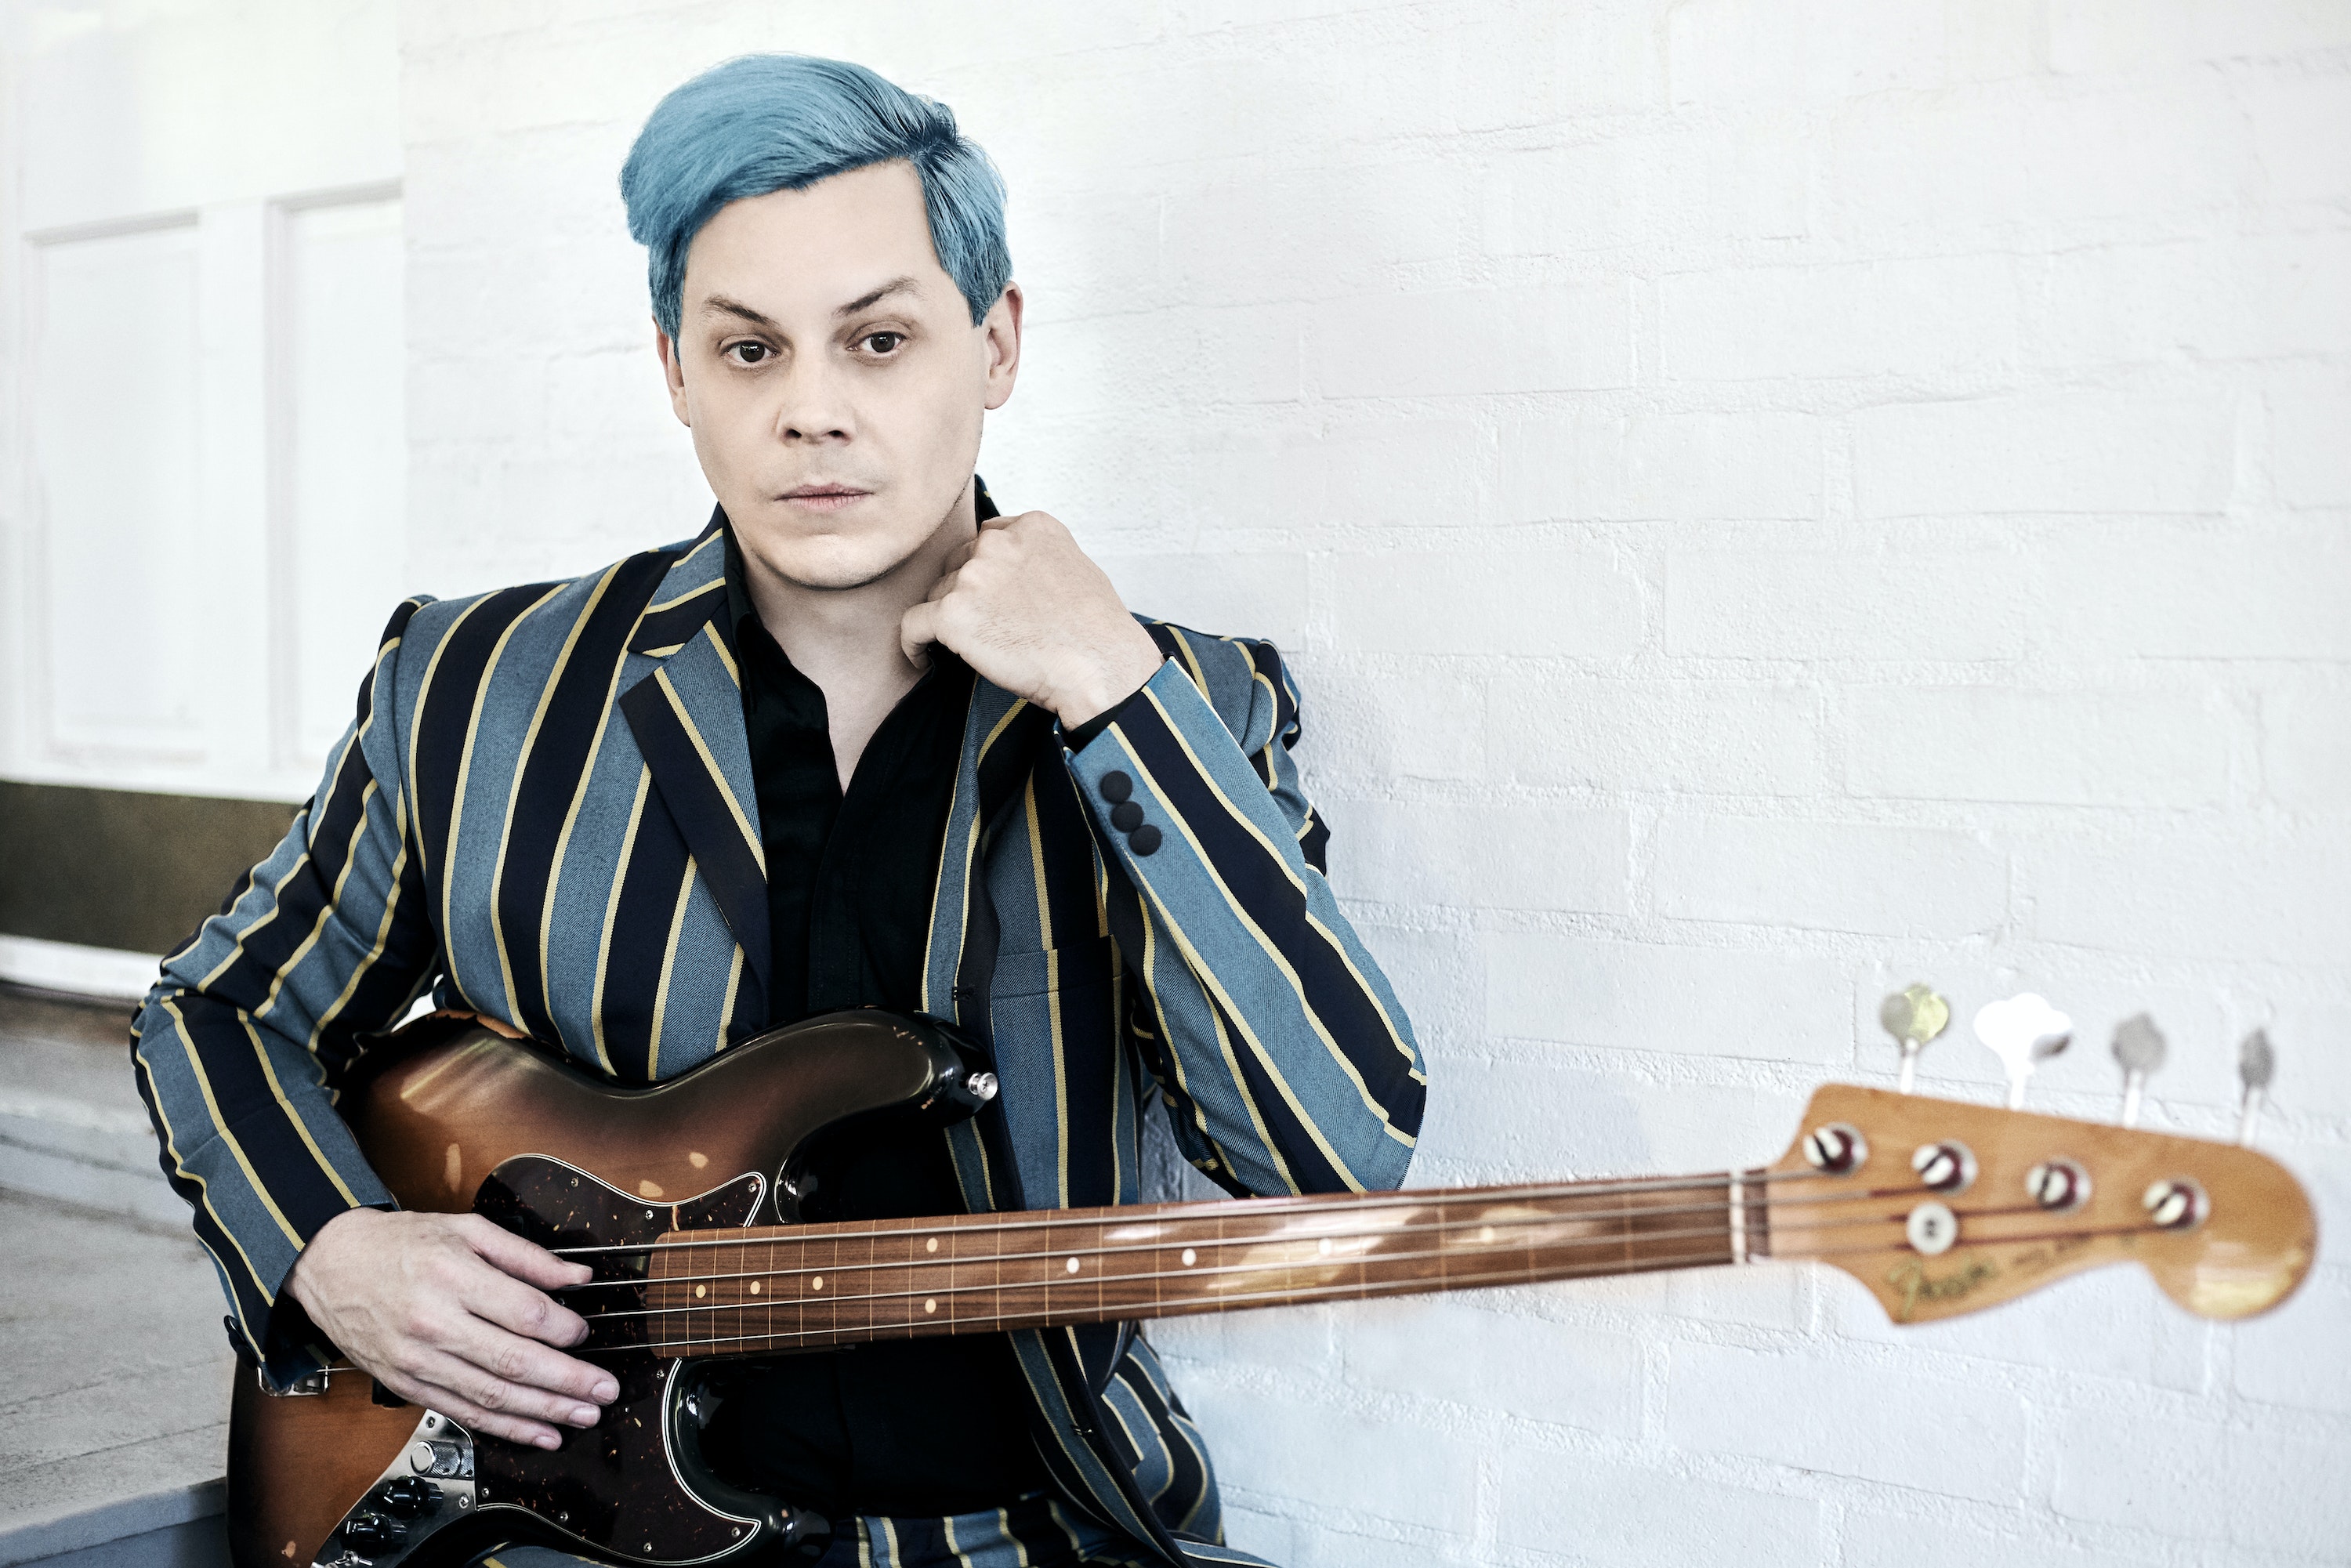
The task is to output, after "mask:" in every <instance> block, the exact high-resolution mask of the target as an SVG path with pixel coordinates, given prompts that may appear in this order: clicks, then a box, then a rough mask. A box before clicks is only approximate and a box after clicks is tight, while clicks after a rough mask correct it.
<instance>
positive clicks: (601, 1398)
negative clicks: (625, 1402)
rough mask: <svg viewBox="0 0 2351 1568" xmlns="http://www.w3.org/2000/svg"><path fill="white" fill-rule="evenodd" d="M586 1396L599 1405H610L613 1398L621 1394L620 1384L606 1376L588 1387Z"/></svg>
mask: <svg viewBox="0 0 2351 1568" xmlns="http://www.w3.org/2000/svg"><path fill="white" fill-rule="evenodd" d="M588 1396H589V1397H590V1398H591V1399H593V1400H595V1401H596V1403H597V1404H599V1405H610V1404H611V1402H612V1401H613V1400H615V1399H617V1398H619V1397H620V1396H621V1385H619V1384H617V1383H615V1382H613V1381H612V1380H611V1378H609V1377H608V1378H606V1379H604V1381H603V1382H601V1383H600V1384H598V1385H596V1386H595V1387H593V1388H591V1389H590V1390H589V1391H588Z"/></svg>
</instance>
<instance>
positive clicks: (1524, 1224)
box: [582, 1207, 2160, 1323]
mask: <svg viewBox="0 0 2351 1568" xmlns="http://www.w3.org/2000/svg"><path fill="white" fill-rule="evenodd" d="M2041 1212H2043V1211H2042V1210H2040V1209H2039V1208H2038V1207H2018V1208H2006V1209H1993V1210H1978V1211H1975V1212H1974V1213H1973V1214H1972V1215H1971V1216H1970V1218H1979V1219H1980V1218H1996V1217H2011V1216H2014V1215H2017V1214H2038V1213H2041ZM1904 1218H1905V1217H1904V1216H1902V1215H1899V1214H1896V1215H1890V1216H1865V1217H1857V1218H1851V1219H1841V1220H1830V1221H1825V1222H1818V1223H1813V1224H1798V1225H1793V1226H1783V1227H1781V1228H1779V1230H1778V1232H1776V1233H1775V1234H1779V1235H1783V1236H1784V1235H1786V1234H1789V1233H1791V1232H1793V1233H1797V1234H1803V1233H1813V1232H1819V1231H1823V1230H1830V1229H1839V1228H1852V1227H1855V1226H1875V1225H1899V1224H1901V1223H1903V1220H1904ZM1575 1222H1576V1221H1575V1220H1573V1218H1570V1219H1562V1218H1556V1217H1529V1218H1522V1219H1515V1220H1511V1219H1504V1220H1500V1221H1497V1222H1495V1223H1494V1224H1492V1225H1478V1224H1477V1222H1474V1221H1461V1222H1453V1223H1439V1224H1436V1225H1414V1226H1407V1227H1405V1228H1401V1229H1398V1230H1389V1231H1370V1232H1358V1233H1355V1234H1357V1235H1362V1236H1373V1237H1384V1238H1395V1237H1411V1236H1413V1235H1414V1234H1415V1233H1418V1234H1420V1235H1426V1234H1427V1233H1429V1232H1432V1231H1433V1232H1436V1233H1437V1235H1438V1236H1439V1237H1440V1238H1442V1237H1444V1236H1446V1235H1447V1234H1449V1233H1452V1232H1455V1231H1466V1230H1468V1229H1470V1228H1473V1226H1474V1227H1475V1228H1479V1229H1480V1230H1484V1229H1496V1230H1499V1229H1502V1228H1512V1229H1517V1228H1534V1227H1542V1226H1556V1225H1561V1224H1566V1223H1575ZM2152 1228H2158V1229H2159V1228H2160V1227H2152ZM2055 1234H2058V1235H2067V1234H2097V1233H2096V1232H2081V1231H2073V1232H2058V1233H2055ZM1702 1237H1722V1238H1723V1239H1725V1240H1726V1241H1727V1240H1728V1237H1727V1235H1726V1233H1725V1232H1722V1231H1719V1230H1716V1229H1714V1228H1711V1227H1707V1228H1697V1229H1687V1228H1686V1229H1666V1230H1652V1231H1647V1232H1642V1233H1637V1234H1631V1233H1628V1234H1624V1235H1616V1236H1583V1237H1567V1238H1562V1239H1556V1240H1552V1241H1549V1242H1543V1243H1535V1242H1520V1243H1517V1244H1516V1245H1517V1246H1520V1247H1522V1248H1525V1249H1529V1250H1531V1249H1533V1248H1534V1247H1536V1246H1538V1245H1540V1246H1541V1247H1543V1248H1544V1249H1546V1250H1551V1251H1560V1250H1564V1249H1570V1248H1593V1247H1611V1248H1629V1247H1630V1245H1631V1244H1632V1243H1633V1242H1635V1241H1642V1242H1655V1241H1662V1240H1680V1239H1696V1238H1702ZM1320 1239H1321V1238H1302V1239H1296V1240H1290V1241H1285V1242H1282V1243H1280V1245H1297V1244H1299V1241H1300V1240H1320ZM1332 1239H1337V1238H1332ZM2040 1239H2047V1238H2043V1237H2032V1236H2024V1237H2017V1236H1998V1237H1991V1238H1986V1239H1985V1241H1986V1242H1987V1243H1989V1244H1995V1245H2002V1246H2005V1245H2009V1244H2011V1243H2016V1242H2026V1241H2033V1240H2040ZM1262 1244H1263V1243H1261V1242H1253V1241H1248V1240H1241V1241H1228V1242H1224V1243H1209V1245H1211V1246H1219V1245H1224V1246H1256V1245H1262ZM1487 1245H1491V1243H1487ZM1897 1245H1907V1243H1893V1242H1888V1243H1886V1245H1885V1246H1882V1247H1872V1248H1864V1249H1859V1250H1861V1251H1864V1252H1868V1251H1883V1250H1887V1249H1890V1248H1893V1247H1895V1246H1897ZM1138 1250H1140V1251H1153V1252H1167V1251H1173V1250H1175V1247H1174V1246H1172V1245H1161V1246H1157V1247H1147V1248H1117V1249H1107V1248H1106V1249H1083V1248H1073V1249H1069V1250H1068V1251H1066V1252H1056V1253H1047V1254H1026V1255H1021V1256H1019V1257H1006V1258H1000V1259H985V1258H982V1259H966V1260H948V1261H945V1262H933V1263H929V1264H918V1265H915V1266H916V1267H928V1268H935V1269H949V1270H952V1269H954V1268H956V1267H958V1266H960V1267H964V1268H976V1267H977V1266H978V1265H980V1264H982V1263H988V1262H994V1263H999V1264H1000V1263H1004V1262H1012V1261H1034V1260H1040V1259H1043V1258H1047V1257H1050V1258H1069V1259H1075V1258H1078V1257H1082V1256H1088V1255H1102V1254H1105V1253H1110V1252H1123V1251H1138ZM1837 1250H1838V1251H1840V1252H1844V1251H1852V1250H1855V1249H1837ZM1827 1255H1829V1254H1828V1253H1827V1252H1825V1251H1821V1250H1808V1251H1805V1252H1802V1253H1797V1254H1792V1255H1791V1256H1792V1258H1806V1257H1822V1256H1827ZM1448 1256H1458V1254H1456V1253H1449V1252H1447V1250H1446V1249H1443V1248H1442V1247H1440V1248H1438V1249H1434V1250H1423V1251H1412V1252H1382V1253H1374V1254H1369V1255H1366V1256H1364V1257H1360V1258H1353V1259H1345V1260H1332V1261H1331V1262H1329V1263H1324V1262H1322V1261H1321V1260H1320V1259H1302V1260H1296V1261H1290V1262H1280V1263H1233V1264H1211V1265H1209V1266H1207V1268H1201V1267H1198V1266H1196V1265H1193V1266H1186V1267H1185V1268H1181V1269H1161V1270H1146V1271H1144V1272H1140V1273H1125V1274H1097V1275H1095V1276H1094V1277H1093V1279H1092V1281H1085V1280H1082V1279H1080V1278H1072V1279H1062V1280H1057V1279H1055V1278H1053V1277H1052V1276H1051V1275H1050V1274H1049V1275H1046V1276H1045V1277H1043V1278H1041V1279H1038V1280H1030V1281H1012V1282H1010V1283H1007V1282H1005V1281H1002V1280H1001V1279H1000V1278H999V1279H998V1281H994V1282H992V1283H984V1284H983V1283H979V1282H974V1283H971V1284H968V1285H961V1284H954V1283H949V1284H947V1285H946V1286H939V1287H933V1288H929V1289H920V1290H916V1289H909V1290H904V1291H865V1292H863V1293H860V1294H846V1295H845V1294H840V1293H835V1294H833V1295H830V1296H818V1295H795V1296H790V1297H779V1298H770V1299H768V1300H766V1301H750V1300H747V1299H746V1300H742V1301H704V1302H699V1303H696V1302H685V1303H680V1304H676V1305H671V1306H660V1307H643V1308H627V1309H616V1310H611V1311H601V1312H587V1313H583V1314H582V1316H583V1318H584V1319H585V1320H586V1321H587V1322H590V1323H595V1322H603V1321H605V1320H608V1319H622V1318H639V1317H659V1316H665V1315H669V1314H673V1313H675V1314H689V1313H695V1312H756V1311H762V1310H764V1311H773V1310H775V1309H776V1308H778V1307H785V1306H791V1307H802V1308H804V1307H807V1306H809V1305H821V1306H829V1307H833V1308H836V1309H837V1308H839V1307H841V1306H844V1305H847V1304H849V1303H851V1302H856V1301H900V1300H910V1299H912V1298H914V1297H917V1296H922V1297H931V1298H936V1297H940V1296H950V1297H952V1296H957V1295H967V1294H971V1293H974V1292H984V1291H1006V1290H1011V1291H1029V1290H1037V1289H1048V1290H1050V1288H1052V1287H1054V1286H1056V1285H1058V1286H1060V1287H1061V1288H1062V1289H1064V1290H1067V1289H1071V1288H1073V1287H1080V1288H1082V1287H1083V1286H1086V1285H1088V1284H1091V1285H1093V1286H1096V1287H1101V1286H1108V1285H1115V1284H1135V1283H1141V1282H1144V1281H1163V1280H1185V1279H1191V1280H1197V1279H1202V1278H1207V1277H1213V1276H1218V1275H1230V1274H1246V1273H1252V1272H1273V1271H1277V1270H1299V1269H1315V1268H1347V1267H1351V1266H1352V1267H1358V1268H1360V1267H1363V1266H1364V1265H1366V1264H1371V1263H1379V1264H1388V1265H1392V1264H1397V1263H1409V1262H1419V1261H1423V1260H1429V1259H1441V1258H1445V1257H1448ZM1708 1256H1710V1257H1711V1256H1713V1255H1712V1254H1708ZM1724 1260H1729V1259H1728V1258H1727V1256H1726V1257H1725V1259H1724ZM893 1262H894V1260H893ZM886 1266H890V1265H889V1264H875V1263H847V1264H835V1265H833V1266H832V1267H831V1272H832V1273H834V1274H835V1275H837V1276H847V1275H850V1274H853V1273H859V1272H862V1273H864V1274H865V1275H866V1276H867V1277H868V1282H869V1283H870V1282H871V1276H872V1274H873V1273H874V1272H875V1271H876V1270H877V1269H879V1268H881V1267H886ZM1531 1266H1532V1264H1531V1260H1530V1263H1529V1264H1527V1265H1524V1266H1522V1268H1531ZM825 1271H826V1270H823V1269H820V1268H814V1269H806V1270H775V1271H773V1272H772V1273H759V1272H757V1271H753V1272H749V1273H745V1274H733V1275H724V1276H710V1275H674V1276H668V1277H664V1278H662V1279H657V1280H651V1281H631V1283H634V1284H640V1285H649V1286H659V1287H677V1286H683V1285H690V1284H708V1283H710V1282H712V1281H715V1280H716V1279H750V1278H758V1279H768V1278H782V1277H785V1276H786V1275H787V1274H788V1273H807V1274H815V1275H817V1276H818V1277H819V1278H821V1276H822V1274H823V1273H824V1272H825Z"/></svg>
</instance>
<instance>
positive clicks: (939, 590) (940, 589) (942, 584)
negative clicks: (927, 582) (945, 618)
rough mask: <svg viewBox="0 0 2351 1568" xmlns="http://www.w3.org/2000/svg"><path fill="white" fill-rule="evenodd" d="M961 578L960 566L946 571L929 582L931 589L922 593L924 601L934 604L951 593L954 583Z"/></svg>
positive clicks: (954, 588) (961, 570)
mask: <svg viewBox="0 0 2351 1568" xmlns="http://www.w3.org/2000/svg"><path fill="white" fill-rule="evenodd" d="M962 580H963V569H962V568H960V567H957V568H956V570H953V571H950V572H947V573H946V574H945V575H943V576H942V577H941V578H940V579H939V580H937V581H936V582H935V583H933V584H931V591H929V592H928V593H925V595H923V600H924V602H925V603H928V604H936V603H937V602H938V601H940V600H942V599H945V598H946V596H947V595H948V594H950V593H953V592H954V591H956V583H958V582H960V581H962Z"/></svg>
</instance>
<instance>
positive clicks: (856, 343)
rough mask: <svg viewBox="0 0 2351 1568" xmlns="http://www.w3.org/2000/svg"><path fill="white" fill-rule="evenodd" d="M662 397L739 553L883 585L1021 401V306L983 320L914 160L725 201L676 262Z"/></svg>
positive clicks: (958, 493) (919, 543) (1007, 303)
mask: <svg viewBox="0 0 2351 1568" xmlns="http://www.w3.org/2000/svg"><path fill="white" fill-rule="evenodd" d="M660 346H661V351H662V359H663V363H664V368H665V369H666V371H667V372H668V376H669V387H670V402H671V404H672V406H674V408H675V409H676V410H677V416H678V418H679V419H680V420H682V421H684V423H686V424H687V425H688V426H689V427H691V428H692V430H693V432H694V450H695V455H697V456H698V457H699V458H700V459H701V460H702V472H703V474H704V475H705V476H706V477H707V478H708V479H709V481H710V487H711V489H712V491H713V492H715V493H716V496H717V497H718V501H719V504H720V505H721V506H723V507H726V515H727V517H729V518H731V519H732V520H733V522H734V524H735V528H736V534H737V538H739V539H740V540H741V541H742V544H743V548H744V549H745V551H746V552H747V554H749V555H751V556H753V557H754V558H756V559H758V561H759V562H760V563H761V564H763V565H765V566H766V567H767V568H768V570H772V571H774V572H777V573H778V574H780V575H781V576H782V577H784V578H785V579H786V580H789V581H791V582H794V583H797V584H799V585H801V586H804V587H809V588H822V589H842V588H856V587H859V586H862V584H865V583H868V582H872V581H874V580H877V579H880V578H883V577H886V576H888V575H889V574H890V573H891V572H892V571H893V570H897V569H898V568H899V567H901V566H903V565H904V564H905V562H906V560H907V559H908V558H909V557H911V556H913V555H914V553H915V552H917V551H918V550H920V549H922V547H923V546H924V544H925V543H926V542H927V541H929V540H930V539H932V538H934V537H935V536H936V535H938V534H939V533H940V531H941V530H942V529H943V528H947V527H948V526H949V525H951V524H954V523H957V522H959V521H960V520H961V519H962V518H963V517H964V516H965V515H966V514H965V513H964V512H963V511H962V508H961V507H960V505H959V503H960V501H961V500H962V497H963V496H964V493H965V491H966V489H967V486H969V484H970V481H971V473H972V466H973V465H974V464H975V463H976V462H977V460H978V456H979V433H980V418H981V414H982V413H983V412H984V411H986V410H987V409H991V408H996V407H998V406H999V405H1001V404H1002V403H1003V402H1004V400H1005V399H1006V398H1008V397H1010V396H1011V395H1012V382H1013V375H1014V372H1015V371H1016V369H1017V368H1018V365H1019V348H1020V297H1019V290H1018V289H1017V288H1008V289H1006V290H1005V297H1004V298H1001V299H998V301H997V302H996V304H995V306H994V308H991V309H990V310H989V311H988V314H987V319H986V320H985V321H983V322H982V323H980V325H978V326H977V327H975V326H973V325H972V322H971V311H970V308H969V307H968V306H967V304H966V303H965V301H964V298H963V296H962V294H961V293H959V292H958V291H957V290H956V285H955V280H954V279H953V278H952V277H948V276H947V273H946V268H945V267H941V266H940V265H939V258H938V254H937V252H936V251H935V250H934V249H933V248H932V246H931V230H930V223H929V220H928V218H927V217H926V215H925V212H924V207H923V186H922V181H921V180H920V178H919V177H918V176H917V175H916V174H915V173H914V168H913V167H912V165H910V164H906V163H903V162H893V163H876V164H872V165H871V166H869V167H867V168H863V169H857V170H852V172H849V173H846V174H836V175H834V176H832V177H831V179H827V180H820V181H819V182H817V183H815V184H813V185H810V186H809V187H808V188H807V189H805V190H800V191H776V192H772V193H769V194H768V195H764V196H753V197H749V198H747V199H745V200H743V201H739V202H735V203H732V204H728V205H727V206H725V207H722V208H721V209H719V211H718V214H717V215H716V216H715V217H713V218H712V219H711V220H710V222H709V223H707V224H706V225H704V226H703V229H702V232H701V233H700V234H698V235H695V239H694V244H693V246H692V248H691V249H689V250H688V251H687V253H686V262H685V284H684V290H683V298H682V300H681V310H680V315H679V321H678V335H677V340H676V342H675V343H674V344H673V343H672V342H671V341H670V340H668V339H667V338H666V337H664V338H663V339H662V340H661V345H660Z"/></svg>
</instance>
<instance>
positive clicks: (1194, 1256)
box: [1184, 1247, 1200, 1269]
mask: <svg viewBox="0 0 2351 1568" xmlns="http://www.w3.org/2000/svg"><path fill="white" fill-rule="evenodd" d="M1199 1260H1200V1255H1199V1254H1198V1253H1197V1252H1195V1251H1193V1250H1192V1249H1190V1248H1189V1247H1186V1248H1185V1249H1184V1267H1186V1269H1188V1268H1190V1267H1191V1266H1192V1265H1193V1264H1195V1263H1196V1262H1198V1261H1199Z"/></svg>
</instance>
